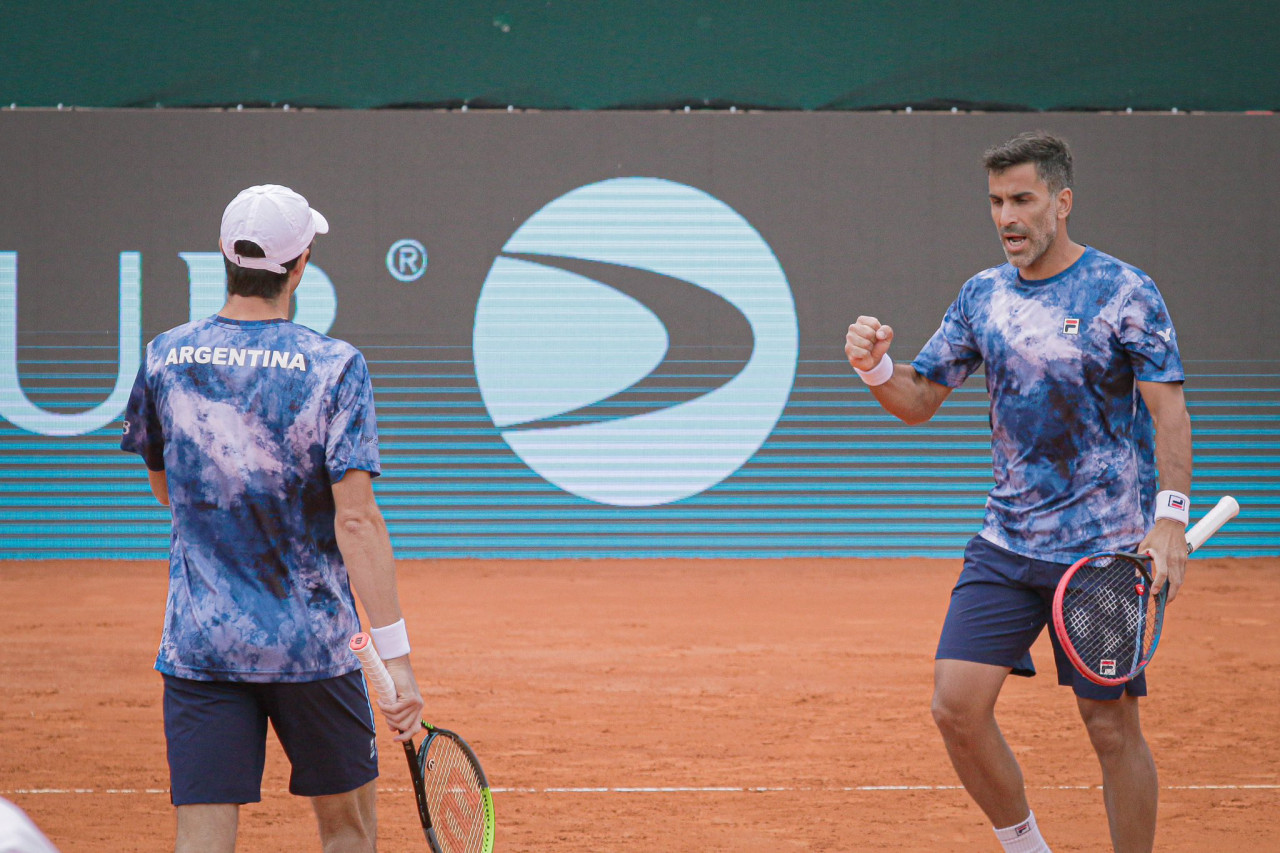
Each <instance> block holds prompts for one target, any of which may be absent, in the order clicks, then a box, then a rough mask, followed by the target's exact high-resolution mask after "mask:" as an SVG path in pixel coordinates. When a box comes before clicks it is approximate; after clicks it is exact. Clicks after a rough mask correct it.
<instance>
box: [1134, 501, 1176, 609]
mask: <svg viewBox="0 0 1280 853" xmlns="http://www.w3.org/2000/svg"><path fill="white" fill-rule="evenodd" d="M1138 553H1139V554H1150V555H1151V563H1152V566H1153V567H1154V569H1155V571H1154V572H1153V573H1152V577H1151V591H1152V592H1153V593H1156V592H1159V591H1160V590H1161V589H1162V588H1163V587H1164V585H1165V584H1166V583H1168V584H1169V601H1171V602H1172V601H1173V599H1174V598H1175V597H1176V596H1177V595H1178V590H1179V589H1181V588H1182V581H1183V576H1184V575H1185V574H1186V571H1187V538H1186V528H1185V527H1184V526H1183V525H1181V524H1179V523H1178V522H1177V521H1174V520H1173V519H1171V518H1158V519H1156V523H1155V524H1154V525H1153V526H1152V528H1151V529H1150V530H1149V531H1147V535H1146V537H1145V538H1144V539H1143V540H1142V544H1140V545H1139V546H1138Z"/></svg>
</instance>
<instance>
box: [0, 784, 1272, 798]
mask: <svg viewBox="0 0 1280 853" xmlns="http://www.w3.org/2000/svg"><path fill="white" fill-rule="evenodd" d="M491 790H492V791H493V793H495V794H774V793H783V794H786V793H823V792H825V793H862V792H873V791H960V790H963V788H961V786H959V785H851V786H847V787H840V786H820V787H804V786H794V787H792V786H779V787H739V786H732V785H723V786H719V785H717V786H708V787H654V788H646V787H622V788H493V789H491ZM1030 790H1035V791H1101V790H1102V786H1101V785H1040V786H1037V787H1032V788H1030ZM1160 790H1162V791H1280V784H1261V785H1161V786H1160ZM378 791H379V793H384V794H402V793H409V792H412V791H413V789H412V788H408V787H401V788H379V789H378ZM168 793H169V789H168V788H13V789H10V790H7V791H0V796H6V797H7V796H14V795H17V796H32V795H36V794H168ZM272 793H277V794H284V793H287V791H285V790H284V789H281V790H278V791H274V792H272Z"/></svg>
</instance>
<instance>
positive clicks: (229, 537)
mask: <svg viewBox="0 0 1280 853" xmlns="http://www.w3.org/2000/svg"><path fill="white" fill-rule="evenodd" d="M120 447H121V448H122V449H123V450H127V451H131V452H133V453H137V454H139V455H141V456H142V458H143V459H144V460H145V461H146V464H147V467H148V468H150V469H151V470H153V471H159V470H162V469H163V470H164V471H165V472H166V474H167V478H168V483H169V501H170V507H171V509H172V513H173V532H172V534H171V536H170V544H169V597H168V603H167V606H166V613H165V625H164V633H163V635H162V637H161V640H160V651H159V654H158V656H157V658H156V669H158V670H159V671H160V672H163V673H166V674H169V675H175V676H178V677H180V678H192V679H198V680H219V681H315V680H318V679H322V678H330V677H333V676H336V675H343V674H345V673H348V672H351V671H353V670H355V669H356V668H357V666H358V663H357V662H356V660H355V657H354V656H353V655H352V654H351V652H350V651H349V650H348V647H347V643H348V640H349V639H350V637H351V635H352V634H354V633H356V632H357V631H359V630H360V627H359V618H358V617H357V615H356V609H355V602H354V600H353V598H352V594H351V588H350V584H349V582H348V579H347V570H346V567H345V565H344V564H343V562H342V556H341V554H340V553H339V551H338V544H337V539H336V537H335V534H334V528H333V522H334V503H333V493H332V491H331V484H332V483H334V482H337V481H339V480H341V479H342V477H343V475H344V474H345V473H346V472H347V471H349V470H353V469H354V470H361V471H369V472H370V473H372V474H374V475H377V474H378V473H380V471H381V468H380V464H379V459H378V428H377V418H376V415H375V412H374V405H373V389H372V384H371V382H370V379H369V371H368V367H367V366H366V364H365V360H364V356H362V355H361V354H360V352H359V350H357V349H356V348H355V347H353V346H351V345H350V344H348V343H345V342H343V341H339V340H335V339H333V338H329V337H325V336H324V335H321V334H318V333H316V332H314V331H312V330H311V329H308V328H306V327H305V326H300V325H297V324H295V323H291V322H289V321H287V320H268V321H252V322H250V321H237V320H229V319H226V318H224V317H218V316H215V317H210V318H208V319H205V320H199V321H196V322H193V323H188V324H186V325H183V326H179V327H177V328H176V329H171V330H170V331H168V332H165V333H163V334H161V335H159V336H158V337H157V338H156V339H155V340H153V341H152V342H151V343H150V344H148V345H147V352H146V357H145V359H144V361H143V364H142V367H141V368H140V369H139V371H138V378H137V381H136V382H135V383H134V387H133V393H132V395H131V396H130V398H129V405H128V408H127V409H126V412H125V425H124V437H123V438H122V440H121V442H120Z"/></svg>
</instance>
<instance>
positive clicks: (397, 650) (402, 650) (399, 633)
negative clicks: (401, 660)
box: [369, 619, 409, 660]
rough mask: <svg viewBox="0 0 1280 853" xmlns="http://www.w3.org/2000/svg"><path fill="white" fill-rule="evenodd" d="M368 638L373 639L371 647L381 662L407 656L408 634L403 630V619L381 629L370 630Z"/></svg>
mask: <svg viewBox="0 0 1280 853" xmlns="http://www.w3.org/2000/svg"><path fill="white" fill-rule="evenodd" d="M369 636H370V637H373V647H374V648H375V649H377V650H378V657H380V658H382V659H383V660H390V659H391V658H398V657H403V656H404V655H407V654H409V632H408V631H406V630H405V627H404V620H403V619H401V620H400V621H399V622H392V623H391V624H390V625H386V626H384V627H382V628H370V629H369Z"/></svg>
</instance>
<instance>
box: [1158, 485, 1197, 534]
mask: <svg viewBox="0 0 1280 853" xmlns="http://www.w3.org/2000/svg"><path fill="white" fill-rule="evenodd" d="M1156 518H1158V519H1159V518H1172V519H1173V520H1174V521H1181V522H1182V523H1183V525H1184V526H1185V525H1186V524H1187V523H1188V522H1190V521H1191V498H1189V497H1187V496H1186V495H1184V494H1183V493H1182V492H1175V491H1174V490H1173V489H1165V490H1164V491H1162V492H1160V494H1158V495H1156Z"/></svg>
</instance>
